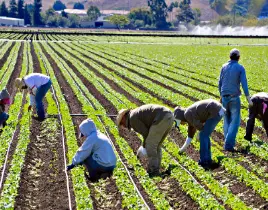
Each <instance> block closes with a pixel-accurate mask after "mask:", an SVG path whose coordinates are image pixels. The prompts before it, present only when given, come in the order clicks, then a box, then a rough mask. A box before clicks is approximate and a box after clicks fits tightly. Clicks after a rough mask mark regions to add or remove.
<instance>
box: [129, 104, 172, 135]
mask: <svg viewBox="0 0 268 210" xmlns="http://www.w3.org/2000/svg"><path fill="white" fill-rule="evenodd" d="M167 113H171V114H172V112H171V111H170V110H169V109H168V108H166V107H164V106H160V105H155V104H146V105H143V106H140V107H137V108H136V109H133V110H131V111H130V112H129V114H128V115H127V120H126V121H127V127H128V128H129V129H130V128H133V129H134V130H135V131H136V132H138V133H140V134H141V135H142V136H143V139H144V140H146V138H147V136H148V134H149V130H150V127H151V126H152V125H154V124H155V125H156V124H158V123H159V122H160V121H161V120H163V118H164V116H165V115H166V114H167Z"/></svg>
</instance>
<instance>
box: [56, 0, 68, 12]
mask: <svg viewBox="0 0 268 210" xmlns="http://www.w3.org/2000/svg"><path fill="white" fill-rule="evenodd" d="M53 9H54V10H55V11H61V10H64V9H66V6H65V4H63V3H62V2H61V1H60V0H57V1H55V2H54V4H53Z"/></svg>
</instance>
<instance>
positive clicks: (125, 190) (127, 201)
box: [43, 44, 169, 209]
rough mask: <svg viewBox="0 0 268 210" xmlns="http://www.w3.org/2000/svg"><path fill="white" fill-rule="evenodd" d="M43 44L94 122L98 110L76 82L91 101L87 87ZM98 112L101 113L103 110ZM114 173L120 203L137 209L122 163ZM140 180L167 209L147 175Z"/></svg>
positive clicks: (139, 200)
mask: <svg viewBox="0 0 268 210" xmlns="http://www.w3.org/2000/svg"><path fill="white" fill-rule="evenodd" d="M43 46H44V48H45V49H46V51H47V52H48V53H49V54H50V55H51V56H52V57H53V58H54V59H55V60H56V61H57V65H58V67H59V68H60V70H61V72H62V74H63V76H64V77H65V79H66V81H67V82H68V83H69V84H70V86H71V88H72V89H73V91H74V93H75V95H76V96H77V99H78V100H79V102H80V103H81V104H82V109H83V111H84V113H88V114H89V115H90V117H91V118H93V117H94V118H93V119H95V120H94V121H95V122H96V119H97V118H96V116H95V114H97V113H98V111H95V109H94V108H93V107H92V106H90V104H88V102H87V101H86V100H85V99H84V95H83V94H82V93H81V91H80V90H79V89H78V87H77V85H76V82H77V83H78V84H79V86H80V88H81V89H82V90H83V91H84V93H85V94H87V97H91V98H90V101H91V99H92V96H91V95H90V93H89V92H88V89H87V88H86V87H85V86H84V85H82V84H83V83H82V81H81V80H80V79H79V78H78V77H77V76H76V75H75V74H74V73H73V72H72V70H71V69H70V68H69V67H68V65H67V64H66V63H65V62H64V61H63V60H62V59H61V58H60V57H59V56H58V55H57V54H56V53H55V52H53V51H52V50H51V48H50V47H49V46H48V45H45V44H43ZM75 81H76V82H75ZM94 100H96V99H94ZM90 113H91V114H90ZM100 113H102V114H103V112H100ZM117 156H118V154H117ZM132 159H134V161H135V162H137V160H136V157H135V155H133V157H132ZM128 161H129V160H128ZM132 161H133V160H132ZM143 172H144V171H143ZM144 173H145V172H144ZM114 175H115V179H116V180H115V181H116V184H117V186H118V189H119V191H120V192H121V194H122V198H123V201H122V205H123V206H126V207H127V208H135V209H136V208H137V209H139V208H140V207H141V206H143V204H142V200H141V198H140V197H139V196H138V194H137V192H136V191H135V188H134V186H133V184H132V183H131V181H130V180H129V178H128V176H127V172H126V171H125V169H124V167H123V165H122V164H121V163H120V162H119V164H118V165H117V167H116V170H115V174H114ZM142 175H143V174H142ZM142 175H141V174H140V176H141V177H143V176H142ZM142 180H143V183H144V185H146V186H147V188H150V193H151V194H152V195H153V196H156V195H158V196H157V198H156V197H155V202H157V203H159V209H161V208H163V209H168V208H169V205H168V203H167V202H166V200H165V199H164V197H163V196H160V195H161V194H160V193H159V192H158V191H157V190H156V188H155V186H154V185H153V184H152V183H150V179H149V177H143V178H142ZM123 183H124V184H123ZM159 198H163V199H159ZM156 206H157V205H156Z"/></svg>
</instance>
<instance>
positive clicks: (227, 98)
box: [219, 49, 253, 151]
mask: <svg viewBox="0 0 268 210" xmlns="http://www.w3.org/2000/svg"><path fill="white" fill-rule="evenodd" d="M230 59H231V60H230V61H228V62H227V63H226V64H224V65H223V67H222V69H221V74H220V79H219V92H220V95H221V101H222V105H223V107H224V108H225V109H226V114H225V117H224V127H223V128H224V138H225V145H224V149H225V150H226V151H234V146H235V138H236V134H237V132H238V128H239V126H240V120H241V119H240V118H241V117H240V109H241V101H240V95H241V91H240V83H241V85H242V88H243V91H244V93H245V95H246V97H247V101H248V103H249V106H252V105H253V103H252V101H251V99H250V96H249V91H248V83H247V77H246V71H245V68H244V67H243V66H242V65H240V64H239V63H238V61H239V59H240V52H239V50H238V49H232V50H231V51H230Z"/></svg>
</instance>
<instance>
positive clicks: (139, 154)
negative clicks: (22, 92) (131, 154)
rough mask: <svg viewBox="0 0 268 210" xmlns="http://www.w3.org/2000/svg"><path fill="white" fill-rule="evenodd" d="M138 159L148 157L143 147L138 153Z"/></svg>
mask: <svg viewBox="0 0 268 210" xmlns="http://www.w3.org/2000/svg"><path fill="white" fill-rule="evenodd" d="M137 157H139V158H146V157H147V151H146V149H145V148H144V147H143V146H140V147H139V149H138V151H137Z"/></svg>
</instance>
